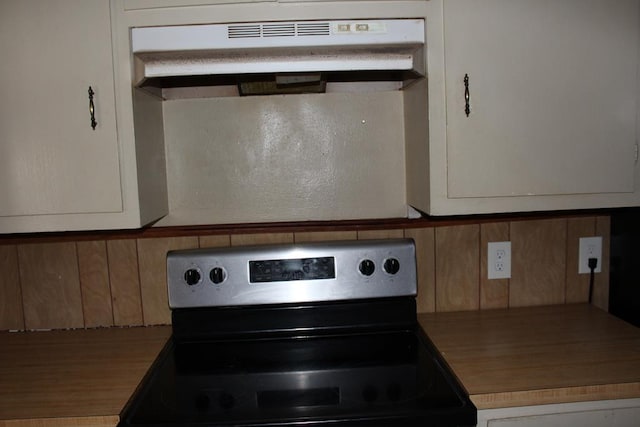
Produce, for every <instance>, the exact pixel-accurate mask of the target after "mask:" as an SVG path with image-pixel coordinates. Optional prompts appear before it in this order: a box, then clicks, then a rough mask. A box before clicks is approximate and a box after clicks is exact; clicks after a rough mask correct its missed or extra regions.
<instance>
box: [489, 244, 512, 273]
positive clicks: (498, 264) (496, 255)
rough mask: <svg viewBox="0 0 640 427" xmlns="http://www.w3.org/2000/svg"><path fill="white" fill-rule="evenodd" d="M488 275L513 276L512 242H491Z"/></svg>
mask: <svg viewBox="0 0 640 427" xmlns="http://www.w3.org/2000/svg"><path fill="white" fill-rule="evenodd" d="M487 276H488V278H489V279H509V278H510V277H511V242H489V244H488V252H487Z"/></svg>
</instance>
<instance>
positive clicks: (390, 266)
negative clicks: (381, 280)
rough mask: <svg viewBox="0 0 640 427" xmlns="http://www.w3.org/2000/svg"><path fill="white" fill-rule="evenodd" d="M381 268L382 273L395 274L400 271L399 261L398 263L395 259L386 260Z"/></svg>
mask: <svg viewBox="0 0 640 427" xmlns="http://www.w3.org/2000/svg"><path fill="white" fill-rule="evenodd" d="M383 268H384V271H386V272H387V273H389V274H396V273H397V272H398V271H400V261H398V260H397V259H396V258H388V259H387V260H385V262H384V265H383Z"/></svg>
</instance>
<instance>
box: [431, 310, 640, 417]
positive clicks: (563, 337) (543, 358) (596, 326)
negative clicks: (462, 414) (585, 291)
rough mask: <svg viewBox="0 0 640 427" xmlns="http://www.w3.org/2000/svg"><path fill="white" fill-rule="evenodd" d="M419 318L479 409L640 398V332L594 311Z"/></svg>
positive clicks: (492, 312) (490, 312)
mask: <svg viewBox="0 0 640 427" xmlns="http://www.w3.org/2000/svg"><path fill="white" fill-rule="evenodd" d="M418 317H419V321H420V324H421V325H422V327H423V328H424V330H425V331H426V332H427V335H429V337H430V338H431V340H432V341H433V342H434V344H435V345H436V346H437V347H438V350H440V352H441V353H442V354H443V355H444V357H445V359H446V361H447V362H448V363H449V365H450V366H451V368H452V369H453V370H454V372H455V373H456V375H457V376H458V378H459V379H460V380H461V382H462V383H463V385H464V386H465V388H466V389H467V391H468V392H469V395H470V396H471V400H472V401H473V402H474V403H475V404H476V406H477V407H478V409H487V408H500V407H509V406H525V405H537V404H546V403H561V402H577V401H588V400H603V399H619V398H632V397H640V328H636V327H634V326H632V325H630V324H628V323H626V322H623V321H622V320H620V319H618V318H616V317H614V316H611V315H609V314H608V313H606V312H604V311H602V310H600V309H597V308H595V307H593V306H590V305H587V304H578V305H558V306H545V307H530V308H514V309H504V310H487V311H474V312H455V313H434V314H421V315H419V316H418Z"/></svg>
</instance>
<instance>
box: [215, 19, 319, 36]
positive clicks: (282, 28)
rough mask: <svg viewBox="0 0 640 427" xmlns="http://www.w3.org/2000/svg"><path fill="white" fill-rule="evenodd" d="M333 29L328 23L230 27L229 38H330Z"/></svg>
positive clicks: (228, 30) (289, 23) (240, 25)
mask: <svg viewBox="0 0 640 427" xmlns="http://www.w3.org/2000/svg"><path fill="white" fill-rule="evenodd" d="M330 34H331V27H330V25H329V23H328V22H300V23H296V22H282V23H273V24H239V25H229V27H228V28H227V37H228V38H230V39H244V38H259V37H297V36H328V35H330Z"/></svg>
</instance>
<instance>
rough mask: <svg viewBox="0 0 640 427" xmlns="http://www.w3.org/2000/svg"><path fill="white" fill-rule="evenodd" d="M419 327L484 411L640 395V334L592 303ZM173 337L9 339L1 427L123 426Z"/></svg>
mask: <svg viewBox="0 0 640 427" xmlns="http://www.w3.org/2000/svg"><path fill="white" fill-rule="evenodd" d="M419 321H420V323H421V325H422V326H423V328H424V329H425V330H426V331H427V334H428V335H429V336H430V338H431V339H432V340H433V342H434V343H435V344H436V346H437V347H438V349H439V350H440V351H441V352H442V354H443V355H444V357H445V359H446V361H447V362H448V363H449V364H450V365H451V367H452V369H453V370H454V372H455V373H456V375H457V376H458V377H459V378H460V379H461V381H462V383H463V385H464V386H465V387H466V388H467V390H468V392H469V394H470V395H471V399H472V400H473V401H474V403H475V404H476V406H477V407H478V408H479V409H485V408H496V407H508V406H521V405H535V404H543V403H559V402H576V401H586V400H601V399H615V398H631V397H640V329H639V328H635V327H633V326H631V325H629V324H627V323H625V322H623V321H621V320H619V319H617V318H615V317H613V316H610V315H609V314H607V313H605V312H603V311H601V310H599V309H597V308H594V307H592V306H589V305H585V304H582V305H566V306H565V305H561V306H549V307H534V308H517V309H508V310H488V311H475V312H457V313H435V314H421V315H419ZM170 334H171V329H170V327H148V328H110V329H94V330H72V331H51V332H19V333H8V332H3V333H0V427H9V426H11V427H26V426H33V425H37V426H40V427H41V426H45V425H46V426H55V427H63V426H64V427H69V426H95V427H98V426H99V427H102V426H114V425H115V424H116V423H117V421H118V414H119V413H120V410H121V409H122V407H123V406H124V404H125V403H126V402H127V400H128V399H129V397H130V396H131V394H132V393H133V391H134V389H135V387H136V386H137V385H138V383H139V381H140V379H141V378H142V376H143V375H144V373H145V372H146V371H147V369H148V368H149V366H150V365H151V363H152V361H153V360H154V359H155V357H156V356H157V354H158V353H159V351H160V350H161V348H162V346H163V345H164V344H165V342H166V341H167V339H168V337H169V335H170ZM7 420H9V421H7ZM30 420H31V421H30ZM34 420H35V422H34Z"/></svg>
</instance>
